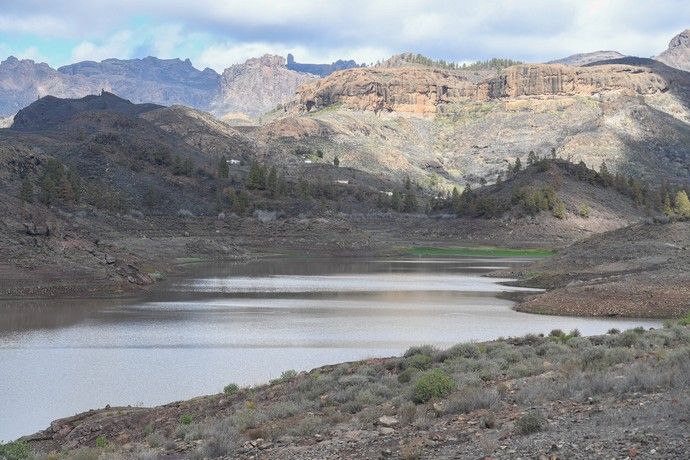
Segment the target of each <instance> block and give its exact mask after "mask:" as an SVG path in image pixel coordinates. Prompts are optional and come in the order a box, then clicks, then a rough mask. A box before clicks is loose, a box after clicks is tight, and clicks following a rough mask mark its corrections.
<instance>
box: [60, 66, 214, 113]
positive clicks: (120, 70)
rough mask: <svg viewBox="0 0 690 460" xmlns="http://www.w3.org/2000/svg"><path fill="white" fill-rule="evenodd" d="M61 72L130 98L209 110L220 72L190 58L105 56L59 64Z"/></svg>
mask: <svg viewBox="0 0 690 460" xmlns="http://www.w3.org/2000/svg"><path fill="white" fill-rule="evenodd" d="M58 72H60V73H61V74H63V75H69V76H81V77H83V78H85V79H87V80H88V81H90V82H92V86H95V87H96V88H98V89H104V90H106V91H110V92H113V93H115V94H118V95H121V96H122V97H126V98H127V99H129V100H131V101H132V102H137V103H139V102H153V103H155V104H161V105H174V104H182V105H187V106H189V107H195V108H199V109H202V110H208V109H209V108H210V106H211V103H212V101H213V100H214V99H216V97H217V96H218V93H219V83H220V75H218V73H216V72H215V71H214V70H212V69H209V68H206V69H204V70H198V69H196V68H195V67H194V66H193V65H192V63H191V61H190V60H189V59H186V60H184V61H182V60H181V59H158V58H155V57H151V56H149V57H147V58H144V59H125V60H123V59H106V60H104V61H101V62H93V61H84V62H78V63H76V64H71V65H67V66H63V67H60V68H59V69H58Z"/></svg>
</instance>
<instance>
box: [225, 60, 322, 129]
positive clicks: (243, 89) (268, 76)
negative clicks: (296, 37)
mask: <svg viewBox="0 0 690 460" xmlns="http://www.w3.org/2000/svg"><path fill="white" fill-rule="evenodd" d="M316 78H317V77H316V76H315V75H311V74H308V73H302V72H296V71H294V70H290V69H288V68H287V67H286V66H285V58H283V57H281V56H274V55H268V54H266V55H264V56H262V57H260V58H254V59H248V60H247V61H246V62H245V63H244V64H236V65H232V66H230V67H228V68H227V69H225V71H224V72H223V75H222V76H221V80H220V96H219V98H218V99H217V100H216V101H214V105H213V112H214V113H230V112H243V113H246V114H249V115H254V116H258V115H261V114H262V113H264V112H267V111H269V110H272V109H274V108H276V106H278V105H279V104H285V103H286V102H288V101H290V100H291V99H293V98H294V95H295V92H296V91H297V88H298V87H299V86H300V85H302V84H304V83H306V82H309V81H312V80H314V79H316Z"/></svg>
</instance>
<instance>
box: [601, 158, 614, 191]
mask: <svg viewBox="0 0 690 460" xmlns="http://www.w3.org/2000/svg"><path fill="white" fill-rule="evenodd" d="M599 175H600V176H601V180H602V181H603V182H604V185H605V186H606V187H608V186H610V185H611V184H613V176H612V175H611V173H610V172H609V168H608V166H606V162H605V161H602V162H601V166H599Z"/></svg>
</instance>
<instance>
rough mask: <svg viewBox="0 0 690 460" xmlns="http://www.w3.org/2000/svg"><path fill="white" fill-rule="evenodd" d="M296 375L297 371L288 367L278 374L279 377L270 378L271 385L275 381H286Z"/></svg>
mask: <svg viewBox="0 0 690 460" xmlns="http://www.w3.org/2000/svg"><path fill="white" fill-rule="evenodd" d="M295 377H297V371H296V370H294V369H289V370H287V371H284V372H283V373H282V374H280V377H278V378H276V379H273V380H271V385H273V384H276V383H286V382H289V381H290V380H292V379H294V378H295Z"/></svg>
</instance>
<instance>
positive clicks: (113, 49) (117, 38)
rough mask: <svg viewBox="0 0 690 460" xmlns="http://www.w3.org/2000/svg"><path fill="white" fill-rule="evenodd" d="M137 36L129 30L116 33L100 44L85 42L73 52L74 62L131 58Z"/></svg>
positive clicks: (136, 42)
mask: <svg viewBox="0 0 690 460" xmlns="http://www.w3.org/2000/svg"><path fill="white" fill-rule="evenodd" d="M137 44H138V41H137V38H136V36H135V35H134V34H133V33H132V32H131V31H129V30H122V31H120V32H117V33H115V34H114V35H112V36H111V37H109V38H108V39H107V40H105V41H104V42H102V43H100V44H95V43H93V42H89V41H84V42H81V43H79V44H78V45H77V46H76V47H74V49H73V50H72V59H73V60H74V61H102V60H103V59H107V58H111V57H130V56H131V53H132V51H133V50H134V48H135V47H136V46H137Z"/></svg>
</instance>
